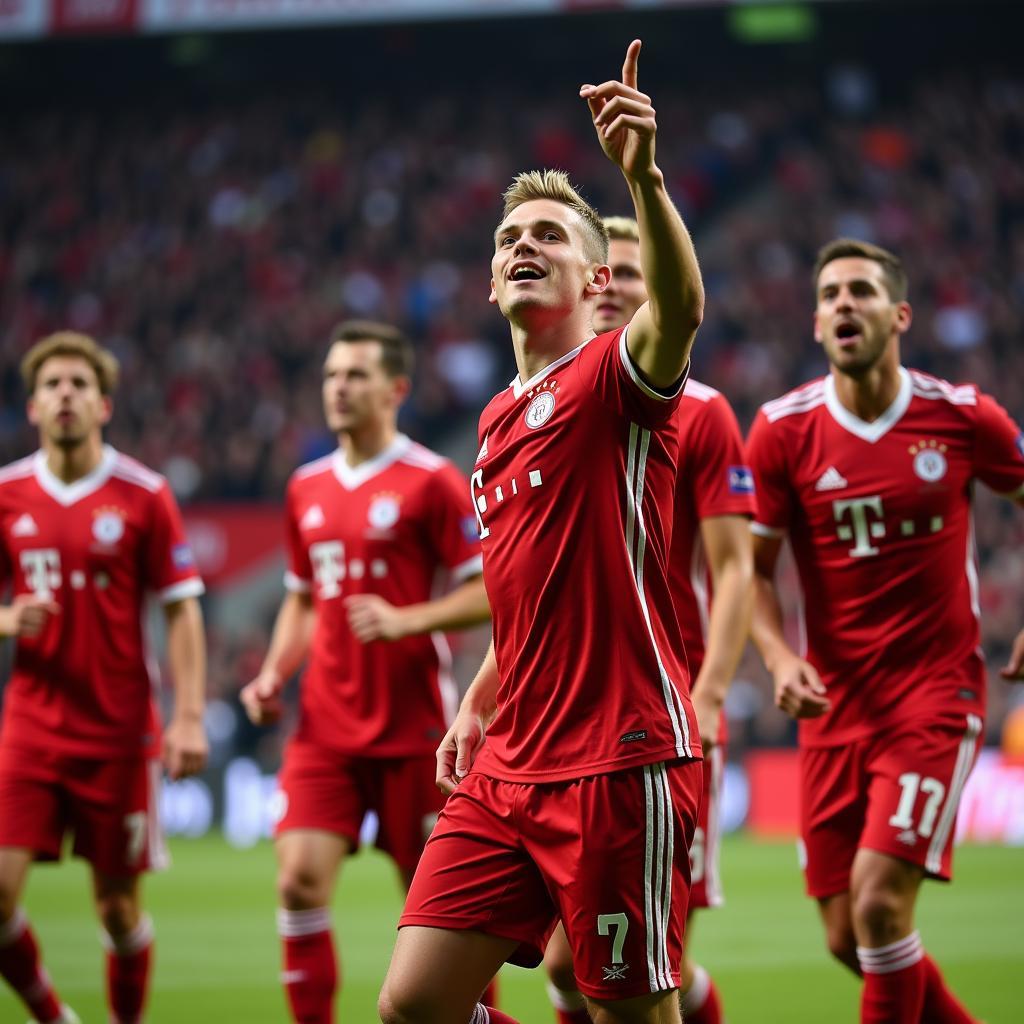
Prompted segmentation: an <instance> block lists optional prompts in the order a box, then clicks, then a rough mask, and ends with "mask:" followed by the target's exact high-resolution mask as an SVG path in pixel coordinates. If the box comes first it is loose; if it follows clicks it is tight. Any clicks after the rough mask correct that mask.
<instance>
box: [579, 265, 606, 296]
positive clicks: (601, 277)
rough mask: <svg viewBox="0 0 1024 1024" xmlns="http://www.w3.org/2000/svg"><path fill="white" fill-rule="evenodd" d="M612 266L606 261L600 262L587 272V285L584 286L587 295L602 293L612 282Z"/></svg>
mask: <svg viewBox="0 0 1024 1024" xmlns="http://www.w3.org/2000/svg"><path fill="white" fill-rule="evenodd" d="M611 281H612V268H611V267H609V266H607V265H606V264H604V263H599V264H597V265H595V266H593V267H591V268H590V272H589V273H588V274H587V285H586V288H584V294H586V295H600V294H601V292H603V291H604V290H605V288H607V287H608V285H610V284H611Z"/></svg>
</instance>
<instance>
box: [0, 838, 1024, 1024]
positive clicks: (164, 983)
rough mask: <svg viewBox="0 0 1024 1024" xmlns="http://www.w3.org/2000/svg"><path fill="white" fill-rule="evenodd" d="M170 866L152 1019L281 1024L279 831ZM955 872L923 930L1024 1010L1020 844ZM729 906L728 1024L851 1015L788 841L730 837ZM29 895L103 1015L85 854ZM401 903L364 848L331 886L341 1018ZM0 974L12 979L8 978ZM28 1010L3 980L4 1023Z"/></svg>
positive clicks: (387, 874) (938, 951) (937, 951)
mask: <svg viewBox="0 0 1024 1024" xmlns="http://www.w3.org/2000/svg"><path fill="white" fill-rule="evenodd" d="M172 852H173V856H174V860H175V863H174V866H173V868H172V869H171V870H170V871H169V872H167V873H166V874H163V875H158V876H155V877H153V878H151V879H149V880H147V883H146V894H147V903H148V905H149V908H150V910H151V911H152V913H153V916H154V918H155V920H156V928H157V959H156V964H157V966H156V976H155V983H154V986H153V993H152V997H151V1000H150V1012H149V1015H148V1018H147V1019H148V1021H149V1024H185V1022H187V1024H207V1022H209V1024H271V1022H284V1021H286V1020H287V1017H286V1015H285V1008H284V999H283V996H282V994H281V989H280V986H279V984H278V980H277V975H278V947H277V939H276V936H275V932H274V895H273V893H274V887H273V877H274V865H273V853H272V850H271V848H270V846H269V844H261V845H260V846H258V847H256V848H255V849H252V850H242V851H240V850H233V849H230V848H229V847H228V846H227V845H226V844H225V843H223V842H222V841H221V840H219V839H214V838H209V839H204V840H198V841H191V842H188V841H178V842H176V843H175V844H173V846H172ZM956 867H957V882H956V884H955V885H953V886H945V885H936V884H928V885H926V887H925V891H924V895H923V898H922V906H921V913H920V916H919V924H920V928H921V932H922V935H923V937H924V940H925V944H926V946H927V947H928V949H929V950H930V951H931V953H932V954H933V955H934V956H935V957H936V959H937V960H938V961H939V962H940V963H941V964H942V966H943V968H944V970H945V971H946V975H947V977H948V978H949V980H950V981H951V983H952V984H953V985H954V986H955V988H956V989H957V991H958V992H959V994H960V995H961V996H962V998H963V999H964V1001H965V1002H966V1003H967V1004H968V1006H969V1007H970V1008H971V1009H972V1010H973V1011H974V1012H975V1013H976V1014H978V1015H979V1016H980V1017H982V1018H983V1019H985V1020H986V1021H987V1022H989V1024H1010V1022H1012V1021H1020V1020H1022V1019H1024V1009H1022V1005H1021V995H1020V993H1021V977H1022V973H1024V881H1022V873H1024V872H1022V868H1024V850H1020V849H1003V848H997V847H978V846H967V847H964V848H962V849H960V850H959V851H958V853H957V862H956ZM723 872H724V875H725V882H726V892H727V896H728V900H729V902H728V905H727V906H726V907H724V908H723V909H721V910H718V911H714V912H705V913H704V914H702V915H701V916H700V917H699V918H698V920H697V925H696V930H695V933H694V946H693V948H694V951H695V953H696V954H697V956H698V959H699V960H700V961H701V962H702V963H704V964H706V965H707V967H708V968H709V969H710V970H711V971H712V973H713V974H714V976H715V977H716V979H717V980H718V983H719V987H720V989H721V992H722V995H723V1000H724V1001H725V1004H726V1012H727V1014H728V1018H729V1022H730V1024H755V1022H756V1024H775V1022H778V1024H821V1022H823V1021H828V1022H829V1024H843V1022H849V1024H854V1022H855V1021H856V1020H857V1009H856V1008H857V992H858V990H857V985H856V984H855V981H854V979H853V978H852V977H851V976H848V975H847V974H846V973H845V972H844V971H843V970H841V969H840V968H839V967H837V966H835V965H833V964H832V963H831V962H830V961H829V959H828V957H827V955H826V954H825V952H824V948H823V944H822V941H821V935H820V929H819V927H818V922H817V916H816V913H815V909H814V906H813V904H812V903H811V902H810V901H809V900H807V899H806V898H805V897H804V896H803V892H802V888H801V879H800V876H799V873H798V871H797V867H796V856H795V851H794V848H793V844H792V843H764V842H755V841H753V840H751V839H749V838H744V837H739V836H737V837H730V838H728V839H727V840H726V842H725V844H724V849H723ZM27 905H28V908H29V912H30V914H31V916H32V919H33V922H34V924H35V926H36V930H37V932H38V934H39V937H40V940H41V942H42V944H43V948H44V953H45V956H46V962H47V965H48V967H49V969H50V972H51V974H52V975H53V977H54V979H55V981H56V984H57V986H58V988H59V990H60V992H61V994H62V996H63V997H64V998H65V999H66V1000H67V1001H68V1002H69V1003H71V1004H72V1005H73V1006H74V1007H75V1008H76V1009H77V1010H78V1012H79V1014H80V1015H81V1017H82V1020H83V1022H84V1024H102V1022H104V1021H106V1012H105V1009H104V1002H103V995H102V988H101V985H102V982H101V955H100V950H99V945H98V943H97V941H96V925H95V923H94V920H93V918H92V912H91V908H90V905H89V900H88V891H87V878H86V874H85V871H84V868H83V866H82V865H81V864H80V863H77V862H73V863H66V864H64V865H63V866H61V867H56V868H55V867H49V866H47V867H39V868H36V869H35V871H34V872H33V875H32V880H31V884H30V886H29V892H28V897H27ZM400 906H401V900H400V896H399V893H398V884H397V880H396V877H395V875H394V873H393V871H392V869H391V866H390V864H389V863H388V861H387V860H385V859H384V858H383V857H381V856H380V855H379V854H376V853H373V852H368V853H362V854H360V855H359V856H358V857H356V858H354V859H353V860H352V861H351V862H350V863H349V864H348V865H347V867H346V869H345V871H344V874H343V878H342V884H341V886H340V888H339V892H338V894H337V897H336V900H335V923H336V926H337V929H338V932H339V935H340V943H341V955H342V971H343V991H342V995H341V998H340V1001H339V1009H338V1020H339V1024H373V1022H374V1021H376V1020H377V1017H376V1013H375V1011H374V1007H375V1002H376V995H377V990H378V988H379V985H380V981H381V979H382V977H383V975H384V970H385V968H386V966H387V962H388V957H389V954H390V951H391V943H392V938H393V934H394V931H393V929H394V923H395V920H396V917H397V915H398V912H399V909H400ZM0 988H2V985H0ZM502 993H503V1003H504V1006H505V1008H506V1009H507V1010H508V1012H509V1013H511V1014H513V1015H514V1016H516V1017H517V1018H519V1019H520V1020H522V1021H523V1024H548V1022H550V1021H551V1020H552V1017H551V1013H550V1010H549V1009H548V1006H547V1000H546V996H545V994H544V989H543V979H542V977H541V974H540V973H539V972H537V971H523V970H518V969H516V968H508V967H506V968H505V969H504V971H503V972H502ZM25 1017H26V1014H25V1013H24V1012H23V1011H22V1010H21V1008H20V1004H18V1003H16V1002H15V1000H14V999H13V997H12V996H11V995H10V993H9V992H8V991H7V990H6V989H3V990H2V991H0V1022H4V1024H8V1022H10V1024H22V1022H23V1021H24V1019H25Z"/></svg>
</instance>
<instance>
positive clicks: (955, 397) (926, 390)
mask: <svg viewBox="0 0 1024 1024" xmlns="http://www.w3.org/2000/svg"><path fill="white" fill-rule="evenodd" d="M910 379H911V382H912V383H913V385H914V394H915V395H917V396H918V397H919V398H930V399H932V400H933V401H934V400H944V401H947V402H949V403H950V404H951V405H977V404H978V390H977V388H976V387H975V386H974V385H973V384H950V383H949V381H948V380H942V379H941V378H940V377H932V376H929V375H928V374H926V373H922V372H921V371H920V370H911V371H910Z"/></svg>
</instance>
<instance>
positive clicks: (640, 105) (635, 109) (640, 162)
mask: <svg viewBox="0 0 1024 1024" xmlns="http://www.w3.org/2000/svg"><path fill="white" fill-rule="evenodd" d="M639 57H640V40H639V39H634V40H633V42H631V43H630V44H629V48H628V49H627V50H626V59H625V61H624V63H623V65H622V80H621V81H619V80H617V79H612V80H611V81H608V82H602V83H601V84H600V85H583V86H581V87H580V96H582V97H583V99H585V100H586V101H587V105H588V106H589V107H590V116H591V117H592V118H593V120H594V129H595V130H596V131H597V137H598V139H599V140H600V142H601V148H602V149H604V151H605V154H606V155H607V156H608V158H609V159H610V160H611V161H612V162H613V163H616V164H618V166H619V167H621V168H622V171H623V173H624V174H626V175H627V177H630V178H638V177H640V176H642V175H644V174H647V173H648V172H650V171H652V170H654V169H655V164H654V136H655V134H656V133H657V130H658V125H657V121H656V119H655V110H654V107H653V105H652V104H651V97H650V96H648V95H646V93H642V92H640V90H639V89H638V88H637V62H638V60H639Z"/></svg>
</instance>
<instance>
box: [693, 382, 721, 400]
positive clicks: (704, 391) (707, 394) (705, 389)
mask: <svg viewBox="0 0 1024 1024" xmlns="http://www.w3.org/2000/svg"><path fill="white" fill-rule="evenodd" d="M684 394H685V395H686V397H687V398H696V399H697V401H698V402H710V401H711V399H713V398H717V397H718V396H719V395H720V394H721V392H720V391H716V390H715V389H714V388H713V387H710V386H709V385H707V384H702V383H701V382H700V381H699V380H694V379H693V378H692V377H691V378H690V379H689V380H688V381H687V382H686V391H685V392H684Z"/></svg>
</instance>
